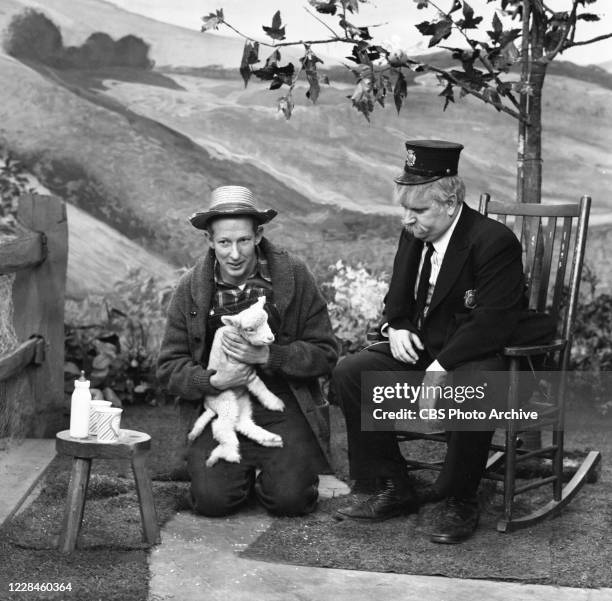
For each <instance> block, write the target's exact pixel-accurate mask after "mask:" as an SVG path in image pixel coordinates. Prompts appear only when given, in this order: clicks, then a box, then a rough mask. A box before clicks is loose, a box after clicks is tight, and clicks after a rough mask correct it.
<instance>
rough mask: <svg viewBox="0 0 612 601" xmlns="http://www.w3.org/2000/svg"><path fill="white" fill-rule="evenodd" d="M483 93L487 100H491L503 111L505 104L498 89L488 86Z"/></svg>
mask: <svg viewBox="0 0 612 601" xmlns="http://www.w3.org/2000/svg"><path fill="white" fill-rule="evenodd" d="M483 95H484V97H485V100H487V102H490V103H491V104H492V105H493V106H494V107H495V108H496V109H497V110H498V111H501V109H502V108H503V106H504V105H503V103H502V101H501V98H500V96H499V94H498V93H497V90H494V89H492V88H486V89H485V91H484V92H483Z"/></svg>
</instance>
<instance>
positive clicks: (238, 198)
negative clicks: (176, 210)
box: [189, 186, 278, 230]
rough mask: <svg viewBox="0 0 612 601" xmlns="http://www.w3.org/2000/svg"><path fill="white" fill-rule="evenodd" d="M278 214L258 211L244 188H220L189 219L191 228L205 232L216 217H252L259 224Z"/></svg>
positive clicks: (250, 194) (249, 192) (267, 210)
mask: <svg viewBox="0 0 612 601" xmlns="http://www.w3.org/2000/svg"><path fill="white" fill-rule="evenodd" d="M277 214H278V213H277V212H276V211H275V210H274V209H266V210H264V211H261V210H259V209H258V208H257V207H256V206H255V201H254V200H253V193H252V192H251V191H250V190H249V189H248V188H245V187H244V186H221V187H219V188H215V189H214V190H213V191H212V194H211V196H210V205H209V207H208V209H207V210H205V211H198V212H196V213H194V214H193V215H191V217H189V221H190V222H191V225H193V227H195V228H197V229H199V230H205V229H206V227H207V225H208V223H209V222H210V220H211V219H215V218H217V217H243V216H247V217H253V218H255V219H256V220H257V222H258V223H259V224H263V223H268V221H271V220H272V219H274V217H276V215H277Z"/></svg>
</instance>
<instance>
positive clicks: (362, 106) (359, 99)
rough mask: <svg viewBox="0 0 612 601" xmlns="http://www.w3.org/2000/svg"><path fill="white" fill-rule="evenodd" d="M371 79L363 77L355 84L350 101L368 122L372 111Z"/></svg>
mask: <svg viewBox="0 0 612 601" xmlns="http://www.w3.org/2000/svg"><path fill="white" fill-rule="evenodd" d="M372 87H373V86H372V79H371V78H370V77H364V78H362V79H360V80H359V81H358V82H357V85H356V86H355V90H354V91H353V95H352V96H348V98H350V99H351V101H352V103H353V106H354V107H355V108H356V109H357V110H358V111H359V112H360V113H362V114H363V116H364V117H365V118H366V119H367V120H368V122H369V121H370V113H371V112H372V111H373V110H374V97H373V94H372Z"/></svg>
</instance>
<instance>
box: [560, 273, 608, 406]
mask: <svg viewBox="0 0 612 601" xmlns="http://www.w3.org/2000/svg"><path fill="white" fill-rule="evenodd" d="M582 283H583V284H586V286H588V289H587V290H583V291H581V297H580V300H579V302H578V307H577V310H576V320H575V329H574V338H573V342H572V354H571V360H570V368H571V369H574V370H577V371H580V372H584V376H583V378H581V380H582V382H583V384H584V386H583V387H582V391H581V397H582V398H583V399H584V398H587V399H590V401H591V403H592V404H593V405H594V406H595V408H596V409H597V410H598V411H600V412H601V413H603V414H605V413H607V412H608V411H609V410H611V409H612V400H611V399H610V390H609V381H608V380H607V377H606V374H605V372H612V295H610V294H606V293H598V292H597V286H598V283H599V281H598V278H597V276H596V275H595V274H594V271H593V269H591V268H590V267H588V266H586V265H585V269H584V272H583V278H582ZM583 288H585V286H583Z"/></svg>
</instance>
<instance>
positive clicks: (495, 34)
mask: <svg viewBox="0 0 612 601" xmlns="http://www.w3.org/2000/svg"><path fill="white" fill-rule="evenodd" d="M491 25H492V26H493V31H487V34H488V36H489V37H490V38H491V39H492V40H493V41H494V42H497V41H499V38H500V36H501V33H502V31H503V30H504V26H503V25H502V22H501V20H500V18H499V17H498V16H497V13H494V14H493V21H492V22H491Z"/></svg>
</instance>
